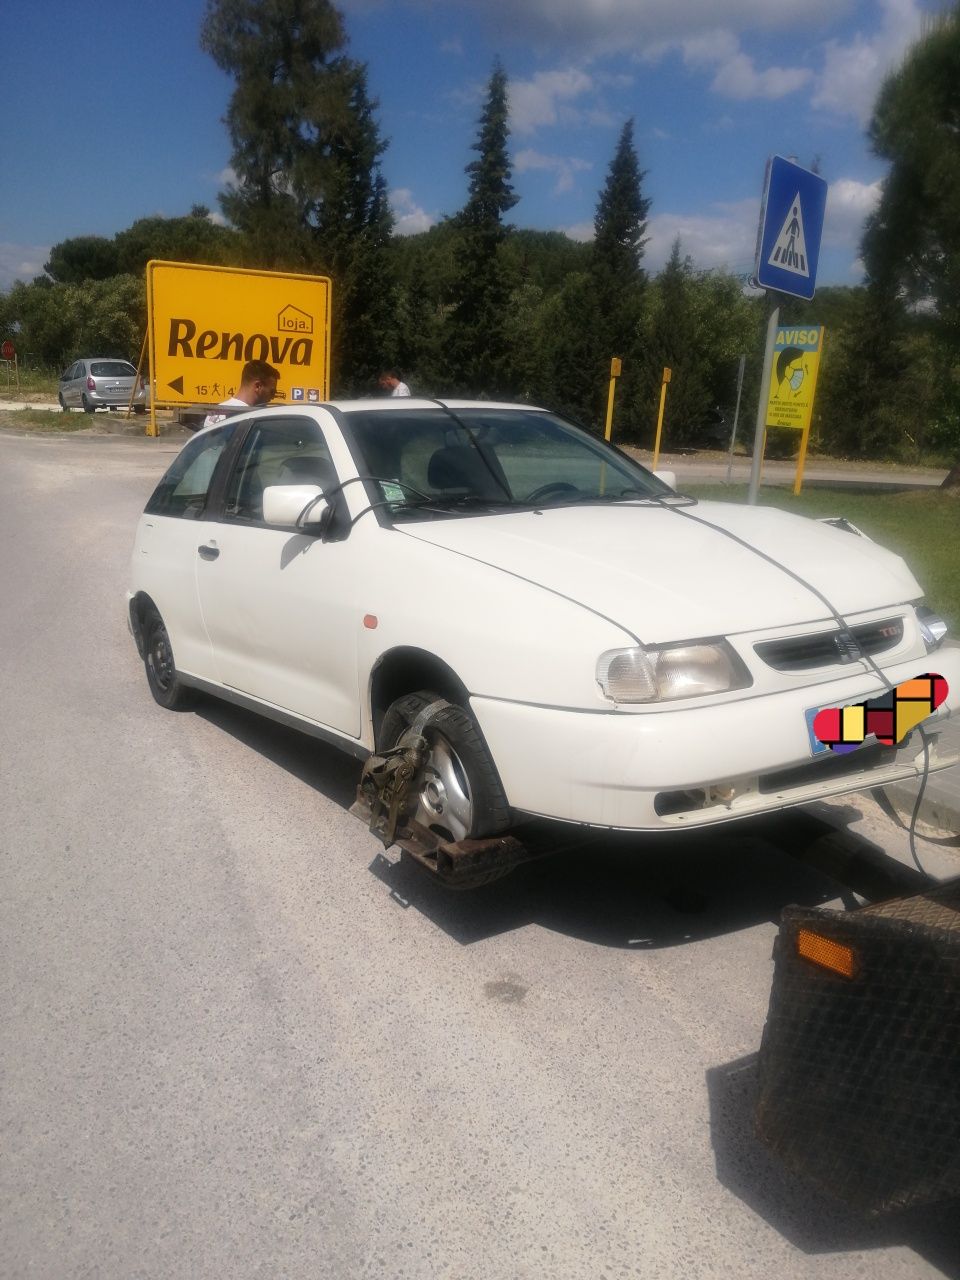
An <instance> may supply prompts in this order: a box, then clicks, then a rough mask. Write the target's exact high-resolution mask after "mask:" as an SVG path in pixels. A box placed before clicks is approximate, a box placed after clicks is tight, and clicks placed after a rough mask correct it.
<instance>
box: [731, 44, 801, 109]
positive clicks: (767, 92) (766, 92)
mask: <svg viewBox="0 0 960 1280" xmlns="http://www.w3.org/2000/svg"><path fill="white" fill-rule="evenodd" d="M812 79H813V72H812V71H809V70H807V69H806V68H804V67H768V68H767V69H766V71H758V70H757V69H756V67H755V66H754V65H753V59H752V58H749V57H747V55H746V54H745V53H738V54H735V55H734V57H732V58H730V59H728V61H726V62H724V63H723V64H722V65H721V66H720V67H719V68H718V69H717V74H716V75H715V76H714V78H713V83H712V84H711V86H710V87H711V89H713V90H714V92H716V93H719V94H722V95H723V97H725V98H739V99H741V100H746V99H748V98H767V99H771V100H772V99H776V98H785V97H786V96H787V94H788V93H796V91H797V90H798V89H802V88H803V86H804V85H805V84H807V83H808V81H810V80H812Z"/></svg>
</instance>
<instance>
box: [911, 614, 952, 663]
mask: <svg viewBox="0 0 960 1280" xmlns="http://www.w3.org/2000/svg"><path fill="white" fill-rule="evenodd" d="M914 608H915V609H916V611H917V622H918V623H919V624H920V634H921V635H922V636H923V643H924V644H925V645H926V646H927V652H928V653H930V652H932V651H933V650H934V649H939V647H940V645H941V644H943V639H944V636H945V635H946V634H947V624H946V623H945V622H944V620H943V619H942V618H941V617H940V615H939V614H938V613H934V612H933V610H932V609H928V608H927V606H926V605H925V604H918V605H915V606H914Z"/></svg>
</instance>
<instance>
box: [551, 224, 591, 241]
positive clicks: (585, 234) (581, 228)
mask: <svg viewBox="0 0 960 1280" xmlns="http://www.w3.org/2000/svg"><path fill="white" fill-rule="evenodd" d="M557 230H558V231H562V232H563V233H564V234H565V235H568V236H569V237H570V239H571V240H579V241H580V242H581V244H586V243H587V242H588V241H589V240H592V239H593V237H594V236H595V235H596V228H595V227H594V225H593V223H592V222H575V223H574V224H573V225H572V226H570V227H557Z"/></svg>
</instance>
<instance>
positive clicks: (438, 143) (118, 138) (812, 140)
mask: <svg viewBox="0 0 960 1280" xmlns="http://www.w3.org/2000/svg"><path fill="white" fill-rule="evenodd" d="M339 7H340V8H341V10H342V11H343V12H344V14H345V17H346V23H347V29H348V31H349V34H350V52H351V54H352V55H353V56H354V57H357V58H359V59H362V60H364V61H365V62H367V63H368V66H369V84H370V89H371V92H372V93H373V94H374V95H375V96H376V97H378V98H379V100H380V120H381V124H382V128H383V132H384V134H385V135H386V136H387V137H388V138H389V139H390V147H389V150H388V151H387V154H386V156H385V159H384V165H383V167H384V173H385V176H386V178H387V181H388V183H389V186H390V190H391V200H392V203H393V207H394V211H395V214H396V217H397V230H398V231H399V232H400V233H404V232H414V231H420V230H424V229H425V228H426V227H428V226H430V225H431V223H432V222H435V221H438V220H439V219H440V218H442V217H443V216H445V215H447V214H451V213H454V212H455V211H456V210H457V209H458V208H459V207H460V206H461V205H462V203H463V201H464V199H465V195H466V177H465V175H464V165H465V164H466V163H467V162H468V161H469V159H470V158H471V153H470V150H469V148H470V144H471V142H472V141H473V139H474V137H475V134H476V122H477V115H478V111H479V109H480V106H481V103H482V99H483V93H484V88H485V84H486V81H487V79H488V77H489V73H490V69H491V66H492V63H493V59H494V57H496V56H499V57H500V59H501V61H502V63H503V66H504V69H505V70H506V72H507V75H508V77H509V80H510V94H511V125H512V133H511V154H512V158H513V164H514V184H515V187H516V190H517V193H518V195H519V196H520V202H519V203H518V204H517V206H516V208H515V209H514V210H513V212H512V215H511V217H512V221H513V222H514V224H515V225H518V226H525V227H537V228H543V229H558V230H564V231H567V232H568V233H569V234H571V235H573V236H576V237H578V238H580V239H586V238H589V236H590V235H591V234H592V219H593V213H594V209H595V206H596V201H597V194H598V192H599V190H600V187H601V185H602V183H603V181H604V177H605V174H606V171H607V167H608V165H609V162H610V158H611V156H612V154H613V151H614V147H615V145H616V141H617V137H618V135H619V132H620V129H621V127H622V125H623V122H624V120H625V119H626V118H627V117H629V116H633V117H634V119H635V122H636V123H635V128H636V135H635V136H636V141H637V149H638V152H639V155H640V161H641V164H642V166H643V168H644V169H646V171H647V176H646V179H645V192H646V194H647V195H649V196H650V198H651V200H652V206H651V211H650V228H649V232H650V242H649V245H648V247H647V257H646V265H647V267H648V268H649V269H650V270H653V271H655V270H657V269H658V268H659V267H660V266H661V265H662V263H663V261H664V260H665V258H666V256H667V254H668V253H669V249H670V245H671V243H672V241H673V239H674V237H675V236H677V235H679V236H680V237H681V241H682V244H683V248H684V251H685V252H686V253H688V254H689V255H690V256H691V257H692V259H693V260H694V262H695V263H696V264H697V265H698V266H702V267H706V268H710V267H721V266H725V267H727V268H729V269H731V270H734V271H738V272H748V271H749V270H750V269H751V267H752V257H753V251H754V241H755V236H756V224H757V213H758V207H759V200H760V189H761V185H762V179H763V171H764V164H765V161H766V157H767V156H768V155H769V154H771V153H779V154H782V155H788V156H789V155H793V156H796V157H797V158H798V159H799V161H800V162H801V163H803V164H809V163H810V162H811V161H813V159H814V158H815V157H818V159H819V165H820V168H821V172H822V173H823V175H824V176H825V177H826V178H827V180H828V181H829V183H830V194H829V198H828V206H827V220H826V225H825V233H824V248H823V252H822V255H821V261H820V282H821V283H836V284H852V283H856V282H857V281H858V280H859V278H860V272H859V265H858V262H857V244H858V240H859V233H860V228H861V226H862V223H863V218H864V216H865V215H866V214H867V213H868V212H869V211H870V209H871V208H872V207H873V206H874V204H875V202H876V200H877V198H878V195H879V191H880V184H881V183H882V180H883V176H884V172H885V168H884V165H883V164H881V163H880V162H879V161H878V160H877V159H876V158H874V157H873V156H871V154H870V151H869V145H868V143H867V140H866V137H865V134H864V127H865V124H866V122H867V120H868V118H869V113H870V108H871V104H872V102H873V98H874V95H875V93H876V90H877V87H878V85H879V84H880V82H881V81H882V78H883V76H884V74H885V73H886V72H887V71H888V70H889V69H890V68H891V67H893V66H895V65H896V64H897V62H898V61H899V59H900V57H901V56H902V54H903V51H904V49H905V48H906V47H907V46H908V45H909V44H910V43H911V41H912V40H914V39H915V38H916V36H917V35H918V34H919V32H920V30H921V25H922V22H923V20H924V15H925V14H928V13H930V12H932V11H934V10H935V9H937V8H940V7H942V6H940V5H938V4H936V3H934V2H933V0H805V3H804V4H802V5H790V6H783V5H774V4H771V3H770V0H344V2H343V3H341V4H340V6H339ZM204 10H205V5H204V3H203V0H165V2H164V3H163V4H156V5H155V4H152V3H149V2H148V0H98V3H97V4H96V5H91V6H80V7H77V6H76V5H75V4H74V3H67V2H66V0H5V3H4V4H3V36H2V39H0V121H2V128H0V161H2V168H0V172H2V175H3V181H2V186H0V289H4V288H6V287H8V286H9V285H10V284H11V283H12V281H13V280H15V279H31V278H32V277H33V276H34V275H36V274H38V273H39V272H40V271H41V269H42V266H43V262H44V260H45V258H46V255H47V252H48V250H49V248H50V246H51V245H52V244H54V243H56V242H57V241H58V240H62V239H66V238H68V237H70V236H77V235H88V234H96V235H105V236H111V235H113V234H114V233H115V232H117V231H120V230H122V229H123V228H124V227H127V226H129V225H130V223H131V222H133V221H134V219H136V218H138V217H144V216H147V215H152V214H165V215H177V214H183V213H186V212H188V211H189V208H190V206H191V205H192V204H194V203H203V204H207V205H209V206H210V207H211V209H213V210H214V211H216V210H217V209H218V206H217V193H218V191H219V190H222V188H223V185H224V182H225V181H226V180H228V178H229V162H230V147H229V140H228V137H227V133H226V130H225V128H224V126H223V124H222V122H221V121H222V116H223V114H224V111H225V109H226V104H227V100H228V97H229V94H230V89H231V83H230V81H229V80H228V78H227V77H225V76H224V75H223V74H222V73H221V72H220V71H219V70H218V69H217V68H216V67H215V66H214V64H213V62H212V60H211V59H210V58H209V57H207V56H206V55H205V54H203V53H202V52H201V51H200V48H199V44H198V35H199V28H200V23H201V20H202V17H203V13H204Z"/></svg>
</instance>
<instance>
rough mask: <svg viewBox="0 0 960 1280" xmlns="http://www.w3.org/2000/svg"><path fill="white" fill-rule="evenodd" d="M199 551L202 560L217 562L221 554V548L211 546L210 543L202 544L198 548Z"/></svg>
mask: <svg viewBox="0 0 960 1280" xmlns="http://www.w3.org/2000/svg"><path fill="white" fill-rule="evenodd" d="M197 550H198V551H199V552H200V558H201V559H202V560H216V558H217V556H218V555H219V554H220V548H219V547H215V546H211V545H210V543H209V542H204V543H202V544H201V545H200V546H199V547H197Z"/></svg>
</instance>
